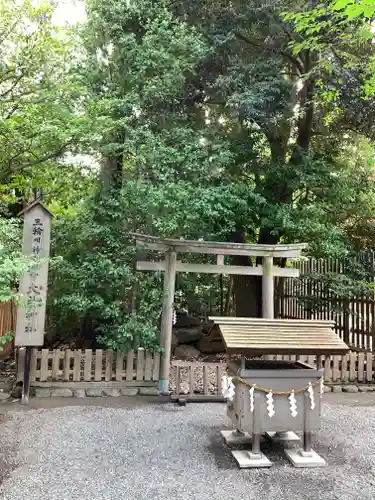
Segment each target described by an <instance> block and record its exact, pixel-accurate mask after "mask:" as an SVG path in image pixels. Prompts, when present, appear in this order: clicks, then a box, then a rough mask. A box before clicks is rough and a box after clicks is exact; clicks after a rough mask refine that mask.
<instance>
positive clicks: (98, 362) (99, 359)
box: [94, 349, 103, 381]
mask: <svg viewBox="0 0 375 500" xmlns="http://www.w3.org/2000/svg"><path fill="white" fill-rule="evenodd" d="M102 372H103V351H102V349H96V351H95V375H94V379H95V380H96V381H100V380H102Z"/></svg>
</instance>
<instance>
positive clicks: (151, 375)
mask: <svg viewBox="0 0 375 500" xmlns="http://www.w3.org/2000/svg"><path fill="white" fill-rule="evenodd" d="M265 358H268V359H271V358H272V359H274V358H276V359H280V360H290V361H295V360H299V361H302V362H304V363H308V364H310V365H312V366H316V357H315V356H295V355H283V356H281V355H280V356H266V357H265ZM320 363H321V366H322V368H323V370H324V381H325V383H326V384H350V383H352V384H358V383H359V384H361V383H367V384H372V383H374V382H375V359H374V354H373V353H371V352H367V353H365V352H350V353H348V354H346V355H344V356H322V357H321V358H320ZM159 369H160V353H157V352H156V353H154V352H148V351H144V350H143V349H139V350H138V351H137V352H133V351H131V352H128V353H123V352H120V351H112V350H99V349H98V350H96V351H92V350H91V349H86V350H84V351H83V350H82V351H81V350H74V351H72V350H66V351H61V350H59V349H56V350H54V351H50V350H48V349H41V350H38V349H34V350H33V353H32V362H31V382H32V385H34V386H48V385H56V386H59V387H63V386H66V387H83V386H85V385H95V384H97V385H100V384H102V385H103V384H104V385H106V386H108V387H109V386H113V387H115V386H122V385H124V386H127V385H130V386H138V385H139V386H142V385H156V383H157V381H158V380H159ZM225 370H226V364H225V363H223V362H216V363H213V362H209V363H208V362H199V361H181V360H172V362H171V377H170V387H171V390H172V399H178V398H180V397H186V398H187V399H197V400H199V399H205V400H212V401H220V400H222V396H221V377H222V375H223V374H224V372H225ZM17 377H18V379H19V380H22V377H23V359H22V356H20V357H19V363H18V373H17Z"/></svg>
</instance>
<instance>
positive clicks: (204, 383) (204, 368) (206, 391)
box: [203, 365, 208, 396]
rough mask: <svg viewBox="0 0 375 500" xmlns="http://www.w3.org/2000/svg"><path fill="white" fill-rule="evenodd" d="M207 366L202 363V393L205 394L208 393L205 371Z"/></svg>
mask: <svg viewBox="0 0 375 500" xmlns="http://www.w3.org/2000/svg"><path fill="white" fill-rule="evenodd" d="M207 370H208V368H207V366H206V365H203V394H204V395H205V396H207V394H208V373H207Z"/></svg>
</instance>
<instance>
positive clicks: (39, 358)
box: [17, 349, 160, 385]
mask: <svg viewBox="0 0 375 500" xmlns="http://www.w3.org/2000/svg"><path fill="white" fill-rule="evenodd" d="M20 352H24V351H20ZM22 357H23V356H19V362H18V370H17V378H18V379H21V380H22V377H23V359H22ZM159 368H160V353H158V352H148V351H145V350H143V349H139V350H138V351H137V352H133V351H131V352H128V353H123V352H121V351H112V350H110V349H108V350H101V349H97V350H96V351H93V350H92V349H86V350H80V349H76V350H74V351H73V350H69V349H67V350H65V351H62V350H60V349H55V350H53V351H50V350H48V349H33V352H32V358H31V369H30V381H31V382H32V383H34V384H33V385H42V384H43V383H46V382H66V383H68V382H77V383H78V382H113V381H114V382H118V383H132V384H137V383H140V385H142V383H143V382H156V381H158V380H159ZM39 383H40V384H39ZM125 385H126V384H125Z"/></svg>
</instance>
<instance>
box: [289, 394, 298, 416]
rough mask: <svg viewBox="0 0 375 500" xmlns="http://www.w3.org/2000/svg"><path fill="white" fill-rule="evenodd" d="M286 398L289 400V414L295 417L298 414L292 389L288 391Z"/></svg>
mask: <svg viewBox="0 0 375 500" xmlns="http://www.w3.org/2000/svg"><path fill="white" fill-rule="evenodd" d="M288 400H289V410H290V414H291V415H292V417H294V418H295V417H296V416H297V415H298V412H297V400H296V396H295V395H294V391H292V392H291V393H290V396H289V397H288Z"/></svg>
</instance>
